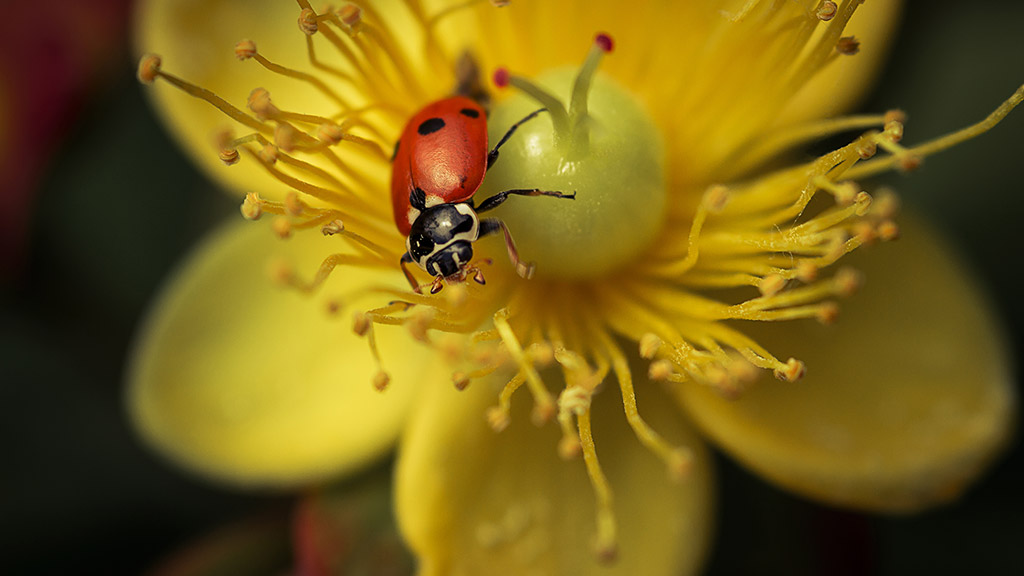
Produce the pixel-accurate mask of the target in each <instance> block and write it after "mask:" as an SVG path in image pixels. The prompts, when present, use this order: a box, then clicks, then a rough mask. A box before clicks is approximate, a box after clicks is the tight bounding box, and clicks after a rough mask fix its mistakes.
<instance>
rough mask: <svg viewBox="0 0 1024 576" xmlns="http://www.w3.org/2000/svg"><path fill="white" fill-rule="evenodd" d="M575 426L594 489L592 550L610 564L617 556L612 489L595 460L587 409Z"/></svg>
mask: <svg viewBox="0 0 1024 576" xmlns="http://www.w3.org/2000/svg"><path fill="white" fill-rule="evenodd" d="M576 425H577V427H578V428H579V435H580V444H581V446H582V448H583V462H584V463H585V464H586V467H587V475H588V476H590V484H591V485H592V486H593V487H594V495H595V497H596V499H597V536H596V540H595V546H594V548H595V552H596V553H597V557H598V559H599V560H601V561H602V562H605V563H610V562H612V561H614V560H615V557H616V555H617V554H618V539H617V536H616V532H617V528H616V522H615V510H614V508H613V503H612V489H611V487H610V486H609V485H608V478H607V477H605V475H604V472H603V471H602V470H601V464H600V462H598V460H597V448H596V447H595V446H594V436H593V433H592V432H591V430H590V410H589V409H588V410H586V411H584V412H583V413H582V414H579V415H577V416H576Z"/></svg>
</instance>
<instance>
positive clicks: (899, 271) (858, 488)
mask: <svg viewBox="0 0 1024 576" xmlns="http://www.w3.org/2000/svg"><path fill="white" fill-rule="evenodd" d="M904 220H905V225H904V227H903V230H904V233H903V238H902V239H901V240H899V241H898V242H896V243H894V244H892V245H884V246H879V247H875V248H871V249H868V250H869V251H870V254H867V255H864V256H865V257H864V258H863V259H860V258H856V257H852V258H851V259H850V260H851V262H853V263H854V265H856V266H858V267H860V268H861V269H862V270H864V271H865V272H866V278H867V284H866V286H865V287H864V289H863V292H862V293H860V294H857V295H856V296H854V297H853V298H851V299H850V300H849V301H848V302H846V303H845V305H844V308H843V315H842V317H841V318H840V319H839V322H838V323H837V324H836V325H835V326H828V327H823V326H819V325H816V324H813V323H810V322H805V323H791V324H787V325H781V326H780V325H778V324H773V325H770V326H766V327H764V329H763V330H759V331H758V332H757V333H756V334H755V335H756V337H757V338H758V340H759V341H761V342H764V343H767V344H768V347H769V348H771V349H773V350H779V351H786V352H789V353H791V354H792V355H793V356H796V357H798V358H800V359H802V360H804V361H806V363H807V367H808V372H807V375H806V377H805V378H804V379H803V380H802V381H800V382H797V383H793V384H789V383H782V382H772V381H763V382H761V383H759V384H758V385H757V386H756V387H755V388H753V389H751V390H749V391H747V392H745V393H744V394H743V395H742V396H741V397H740V398H739V399H738V400H736V401H730V400H726V399H723V398H721V397H719V396H717V395H715V394H714V393H711V392H709V391H708V390H706V389H703V388H701V387H698V386H684V387H683V388H682V393H681V398H682V400H683V403H684V405H685V407H686V409H687V410H688V412H689V413H690V414H691V415H692V416H693V418H694V420H695V421H696V422H697V423H698V424H699V426H700V427H701V428H702V429H703V430H704V431H705V432H706V433H707V435H708V436H710V437H711V438H712V439H713V440H714V441H715V442H717V443H718V444H719V445H720V446H721V447H722V448H723V449H724V450H726V451H727V452H729V453H730V454H732V455H733V456H735V457H736V458H737V459H738V460H740V461H741V462H743V463H745V464H746V465H748V466H749V467H750V468H752V469H753V470H755V471H757V472H759V473H761V474H762V475H764V476H765V477H766V478H768V479H770V480H772V481H774V482H776V483H778V484H780V485H782V486H784V487H786V488H789V489H791V490H794V491H796V492H799V493H802V494H805V495H807V496H810V497H813V498H817V499H821V500H824V501H827V502H830V503H834V504H839V505H844V506H854V507H860V508H867V509H873V510H880V511H909V510H914V509H919V508H922V507H925V506H928V505H932V504H936V503H940V502H942V501H945V500H948V499H950V498H952V497H954V496H956V495H958V494H959V493H960V492H961V491H962V490H963V489H964V488H965V486H966V485H967V484H968V483H969V482H970V481H971V480H973V479H974V478H976V477H977V476H978V475H979V474H980V473H981V472H982V471H983V469H984V468H985V466H986V465H987V464H988V463H989V462H990V461H991V460H992V459H993V457H994V456H995V455H996V454H997V452H998V451H999V449H1000V448H1001V447H1002V446H1003V445H1004V443H1005V442H1006V440H1007V436H1008V433H1009V431H1010V428H1011V424H1012V420H1013V417H1014V413H1015V410H1016V398H1015V393H1014V390H1013V385H1012V381H1011V376H1010V371H1009V359H1008V357H1007V350H1006V348H1005V346H1004V335H1003V334H1002V332H1001V331H1000V330H999V327H998V325H997V323H996V322H995V321H994V319H993V317H992V313H991V310H989V309H988V308H987V307H986V305H985V304H986V303H985V302H984V300H983V298H982V296H981V295H980V294H979V293H978V290H977V288H976V287H975V286H974V285H973V283H972V282H971V276H970V274H968V272H967V271H966V270H965V269H964V267H963V266H961V265H960V264H959V263H957V262H955V261H954V260H953V253H952V252H951V251H950V249H949V247H948V246H946V245H945V244H944V243H943V242H941V241H940V240H939V238H938V237H937V236H936V235H935V234H934V233H933V232H930V231H929V230H927V229H926V228H925V227H924V226H923V225H922V224H920V223H917V222H915V221H914V220H912V219H909V218H906V219H904ZM751 332H753V331H751Z"/></svg>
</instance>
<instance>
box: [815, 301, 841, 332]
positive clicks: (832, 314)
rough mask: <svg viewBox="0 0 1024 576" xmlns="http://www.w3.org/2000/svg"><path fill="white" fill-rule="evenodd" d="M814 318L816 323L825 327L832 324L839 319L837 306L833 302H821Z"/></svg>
mask: <svg viewBox="0 0 1024 576" xmlns="http://www.w3.org/2000/svg"><path fill="white" fill-rule="evenodd" d="M815 316H816V317H817V318H818V322H821V323H822V324H824V325H826V326H828V325H830V324H834V323H835V321H836V320H837V319H838V318H839V305H838V304H836V303H835V302H822V303H821V304H820V305H819V306H818V311H817V313H816V314H815Z"/></svg>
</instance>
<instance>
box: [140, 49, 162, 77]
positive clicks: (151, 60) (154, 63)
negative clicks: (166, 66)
mask: <svg viewBox="0 0 1024 576" xmlns="http://www.w3.org/2000/svg"><path fill="white" fill-rule="evenodd" d="M160 64H161V60H160V57H159V56H157V55H156V54H146V55H145V56H143V57H142V59H140V60H139V70H138V77H139V82H142V83H143V84H152V83H153V82H154V81H156V77H157V76H159V75H160Z"/></svg>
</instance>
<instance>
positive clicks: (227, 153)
mask: <svg viewBox="0 0 1024 576" xmlns="http://www.w3.org/2000/svg"><path fill="white" fill-rule="evenodd" d="M217 156H218V157H219V158H220V161H221V162H223V163H224V164H225V165H226V166H232V165H234V164H238V159H239V156H238V150H236V149H234V148H228V149H224V150H221V151H220V152H219V153H218V154H217Z"/></svg>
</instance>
